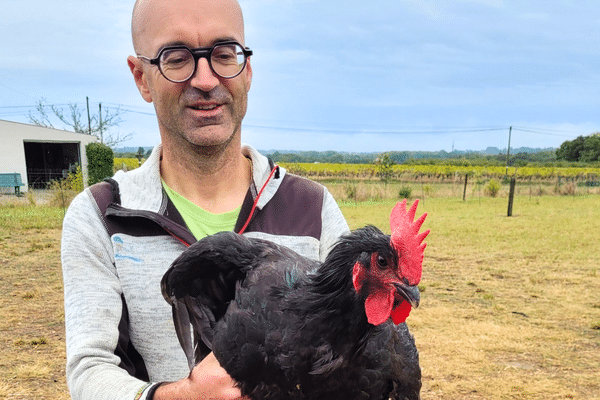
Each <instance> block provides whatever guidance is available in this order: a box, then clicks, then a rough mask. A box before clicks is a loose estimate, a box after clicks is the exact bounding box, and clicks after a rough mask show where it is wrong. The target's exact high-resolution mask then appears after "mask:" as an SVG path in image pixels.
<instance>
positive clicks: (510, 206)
mask: <svg viewBox="0 0 600 400" xmlns="http://www.w3.org/2000/svg"><path fill="white" fill-rule="evenodd" d="M516 183H517V179H516V178H510V191H509V193H508V216H509V217H512V209H513V200H514V198H515V185H516Z"/></svg>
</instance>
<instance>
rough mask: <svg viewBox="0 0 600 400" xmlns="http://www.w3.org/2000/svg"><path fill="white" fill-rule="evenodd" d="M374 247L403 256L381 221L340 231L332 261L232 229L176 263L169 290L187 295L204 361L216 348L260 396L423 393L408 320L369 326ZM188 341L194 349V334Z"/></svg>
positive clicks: (173, 295) (171, 296) (172, 296)
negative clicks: (362, 283) (363, 288)
mask: <svg viewBox="0 0 600 400" xmlns="http://www.w3.org/2000/svg"><path fill="white" fill-rule="evenodd" d="M374 252H377V253H378V254H381V255H383V256H384V257H386V258H388V259H392V260H394V261H395V262H397V256H396V254H395V252H394V250H393V249H392V247H391V245H390V238H389V236H387V235H384V234H383V233H382V232H381V231H380V230H378V229H377V228H375V227H373V226H368V227H365V228H362V229H359V230H356V231H354V232H352V233H350V234H349V235H347V236H345V237H343V238H342V239H340V241H339V243H338V244H337V245H336V246H335V247H334V248H333V249H332V251H331V252H330V254H329V256H328V257H327V259H326V260H325V261H324V262H323V263H322V264H319V263H318V262H316V261H313V260H309V259H307V258H305V257H302V256H300V255H299V254H297V253H295V252H293V251H292V250H290V249H288V248H286V247H283V246H278V245H276V244H274V243H271V242H268V241H265V240H259V239H250V238H246V237H244V236H241V235H237V234H235V233H231V232H223V233H219V234H216V235H213V236H210V237H207V238H205V239H202V240H200V241H198V242H197V243H195V244H193V245H192V246H190V248H189V249H188V250H186V251H185V252H184V253H183V254H182V255H181V256H180V257H179V258H178V259H177V260H175V261H174V262H173V265H172V266H171V268H170V269H169V270H168V271H167V273H166V274H165V276H164V277H163V280H162V289H163V295H164V296H165V298H166V299H167V301H169V303H171V304H172V305H174V306H175V305H176V304H177V305H179V304H181V303H179V302H178V301H179V300H180V299H186V300H185V302H184V303H185V304H187V305H188V312H189V314H190V318H189V320H190V321H191V323H192V325H193V327H194V334H195V337H196V338H200V340H199V343H197V346H198V347H197V348H196V351H195V354H196V356H197V357H199V358H197V359H196V361H199V359H200V357H203V356H205V355H206V354H204V353H206V352H207V349H211V348H212V350H213V351H214V353H215V356H216V357H217V359H218V360H219V362H220V364H221V365H222V366H223V368H225V370H226V371H227V372H228V373H229V375H231V376H232V377H233V378H234V379H235V380H236V381H237V382H239V385H240V388H241V390H242V394H243V395H247V396H250V397H251V398H252V399H255V400H260V399H265V400H269V399H274V400H275V399H277V400H279V399H282V400H283V399H312V400H320V399H328V400H330V399H365V400H366V399H377V400H380V399H388V398H393V399H402V400H404V399H409V400H416V399H419V392H420V388H421V370H420V367H419V361H418V353H417V349H416V347H415V343H414V339H413V337H412V335H411V334H410V333H409V332H408V328H407V327H406V325H405V324H400V325H398V326H396V325H394V324H393V323H391V321H388V322H386V323H384V324H382V325H379V326H373V325H371V324H369V323H368V322H367V318H366V315H365V311H364V300H365V299H364V297H362V296H361V295H359V294H358V293H356V291H355V290H354V287H353V284H352V268H353V266H354V264H355V263H356V261H359V260H360V261H361V262H362V263H363V265H368V264H369V263H370V257H371V254H372V253H374ZM175 322H176V324H177V323H183V324H185V322H186V321H185V318H179V319H178V320H176V321H175ZM176 330H177V332H178V335H179V333H180V332H182V333H183V334H185V329H184V328H182V327H177V328H176ZM196 340H197V342H198V339H196ZM180 342H182V346H183V343H186V346H188V348H187V349H185V348H184V350H186V354H189V353H190V349H189V347H190V346H189V340H188V341H187V342H186V341H185V340H182V339H181V338H180ZM199 347H202V348H203V349H204V353H203V352H202V351H198V348H199Z"/></svg>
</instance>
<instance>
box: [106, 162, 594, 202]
mask: <svg viewBox="0 0 600 400" xmlns="http://www.w3.org/2000/svg"><path fill="white" fill-rule="evenodd" d="M142 162H143V161H142ZM138 165H139V163H138V160H137V159H135V158H115V171H116V170H118V169H123V170H126V171H128V170H132V169H135V168H137V166H138ZM280 165H281V166H282V167H283V168H285V169H286V170H287V171H288V172H290V173H293V174H296V175H300V176H303V177H307V178H310V179H312V180H315V181H318V182H321V183H323V184H324V185H325V186H326V187H327V188H328V189H329V191H330V192H331V193H332V194H333V195H334V197H335V198H336V199H337V200H338V201H373V200H375V201H377V200H385V199H394V198H404V197H407V198H410V197H419V198H421V199H424V198H427V197H463V198H466V197H481V196H490V197H505V196H508V190H509V185H508V184H509V179H510V178H513V177H514V178H516V192H515V193H516V195H517V196H519V195H521V196H530V197H532V196H542V195H590V194H600V168H592V167H542V166H536V167H533V166H521V167H508V168H507V167H502V166H481V165H450V164H442V165H439V164H437V165H436V164H434V165H428V164H424V165H420V164H418V165H415V164H395V165H392V166H391V170H390V171H389V175H388V178H387V181H386V182H385V184H384V182H383V181H382V179H381V176H380V171H381V169H380V166H378V165H376V164H333V163H285V162H282V163H280Z"/></svg>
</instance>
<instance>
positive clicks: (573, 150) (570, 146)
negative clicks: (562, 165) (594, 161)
mask: <svg viewBox="0 0 600 400" xmlns="http://www.w3.org/2000/svg"><path fill="white" fill-rule="evenodd" d="M584 143H585V138H584V137H583V136H579V137H578V138H577V139H574V140H567V141H566V142H564V143H563V144H561V145H560V147H559V148H558V149H557V150H556V158H557V159H559V160H567V161H579V158H580V157H581V151H582V150H583V144H584Z"/></svg>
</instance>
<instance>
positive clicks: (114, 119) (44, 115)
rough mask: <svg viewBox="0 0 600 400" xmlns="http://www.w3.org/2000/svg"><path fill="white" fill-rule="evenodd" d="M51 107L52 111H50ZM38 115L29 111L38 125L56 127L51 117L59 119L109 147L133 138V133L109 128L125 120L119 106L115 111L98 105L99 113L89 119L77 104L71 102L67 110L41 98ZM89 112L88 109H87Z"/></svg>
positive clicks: (37, 106) (31, 120) (32, 120)
mask: <svg viewBox="0 0 600 400" xmlns="http://www.w3.org/2000/svg"><path fill="white" fill-rule="evenodd" d="M48 109H50V112H48ZM36 111H37V112H36V115H34V114H32V112H31V111H29V121H30V122H31V123H32V124H35V125H38V126H44V127H46V128H54V124H53V123H52V120H51V119H58V120H59V121H61V122H62V123H63V124H65V125H66V126H67V127H69V128H68V129H71V130H73V131H75V132H77V133H84V134H88V135H94V136H96V137H97V138H98V139H100V143H102V144H105V145H107V146H109V147H114V146H116V145H117V144H119V143H122V142H125V141H127V140H129V139H131V136H132V134H131V133H128V134H125V135H122V134H121V133H112V132H109V130H110V129H111V128H113V127H115V126H118V125H119V124H120V123H121V122H123V120H122V119H121V114H122V111H121V110H120V109H119V108H118V107H117V108H116V109H115V110H114V111H111V110H109V109H108V108H105V109H104V111H102V104H100V105H99V107H98V113H97V114H92V115H89V119H87V118H84V117H82V112H83V110H81V109H80V108H79V107H78V106H77V104H74V103H69V104H68V109H67V110H65V109H64V108H63V107H61V106H57V105H54V104H48V103H47V102H46V100H45V99H42V100H39V101H38V104H37V105H36ZM86 114H87V111H86Z"/></svg>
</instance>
